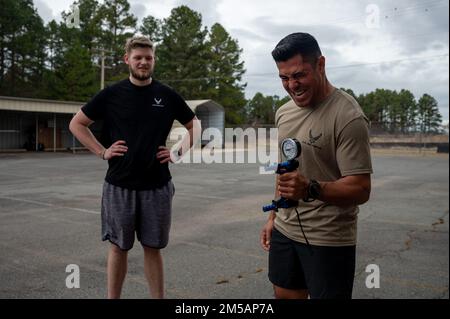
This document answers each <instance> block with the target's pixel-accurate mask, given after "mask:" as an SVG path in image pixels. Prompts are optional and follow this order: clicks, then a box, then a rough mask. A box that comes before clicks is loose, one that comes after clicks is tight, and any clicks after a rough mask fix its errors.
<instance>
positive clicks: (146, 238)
mask: <svg viewBox="0 0 450 319" xmlns="http://www.w3.org/2000/svg"><path fill="white" fill-rule="evenodd" d="M174 194H175V187H174V185H173V183H172V181H169V182H168V183H167V184H166V185H164V186H163V187H161V188H156V189H152V190H142V191H137V190H130V189H126V188H121V187H118V186H114V185H112V184H109V183H108V182H105V183H104V184H103V196H102V240H103V241H105V240H109V241H110V242H111V243H113V244H115V245H117V246H119V247H120V249H122V250H130V249H131V248H132V247H133V244H134V237H135V233H136V236H137V239H138V240H139V241H140V242H141V244H142V245H144V246H147V247H151V248H157V249H161V248H164V247H166V246H167V244H168V242H169V231H170V223H171V216H172V198H173V195H174Z"/></svg>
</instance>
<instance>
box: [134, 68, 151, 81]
mask: <svg viewBox="0 0 450 319" xmlns="http://www.w3.org/2000/svg"><path fill="white" fill-rule="evenodd" d="M128 68H129V70H130V73H131V76H132V77H133V78H135V79H136V80H139V81H146V80H148V79H150V78H151V77H152V75H153V70H152V69H151V68H149V69H133V68H132V67H131V66H129V67H128Z"/></svg>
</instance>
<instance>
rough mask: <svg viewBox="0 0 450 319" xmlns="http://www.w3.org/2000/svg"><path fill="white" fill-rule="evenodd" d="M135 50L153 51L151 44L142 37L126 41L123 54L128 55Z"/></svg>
mask: <svg viewBox="0 0 450 319" xmlns="http://www.w3.org/2000/svg"><path fill="white" fill-rule="evenodd" d="M136 48H150V49H152V50H153V42H152V41H150V39H149V38H147V37H144V36H134V37H131V38H128V39H127V43H126V44H125V53H127V54H129V53H130V52H131V50H133V49H136Z"/></svg>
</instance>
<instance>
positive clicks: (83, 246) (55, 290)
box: [0, 153, 449, 299]
mask: <svg viewBox="0 0 450 319" xmlns="http://www.w3.org/2000/svg"><path fill="white" fill-rule="evenodd" d="M373 165H374V170H375V173H374V175H373V181H372V183H373V190H372V196H371V200H370V201H369V202H368V203H367V204H365V205H363V206H361V211H360V214H359V221H358V246H357V269H356V277H355V284H354V294H353V297H354V298H447V299H448V298H449V289H448V286H449V233H448V231H449V217H448V212H449V157H448V155H426V156H423V155H407V154H403V155H402V154H400V155H399V154H388V153H386V154H382V153H378V154H377V153H374V155H373ZM105 169H106V163H105V162H103V161H101V160H99V159H97V158H96V157H94V156H93V155H90V154H87V153H81V154H76V155H73V154H68V153H55V154H53V153H29V154H27V153H23V154H0V298H104V297H105V296H106V272H105V269H106V253H107V248H108V244H107V243H105V242H102V241H101V240H100V195H101V188H102V180H103V177H104V173H105ZM171 171H172V175H173V178H174V183H175V187H176V194H175V198H174V210H173V221H172V230H171V239H170V243H169V246H168V247H167V248H166V249H165V250H164V251H163V255H164V259H165V276H166V296H167V297H168V298H176V299H178V298H192V299H196V298H233V299H234V298H243V299H247V298H249V299H253V298H255V299H264V298H272V297H273V295H272V288H271V285H270V283H269V282H268V280H267V254H266V253H265V252H264V251H263V250H262V249H261V248H260V246H259V231H260V229H261V227H262V225H263V223H264V221H265V219H266V216H265V215H264V214H263V213H262V212H261V206H262V205H264V204H267V202H268V201H269V202H270V200H271V198H272V196H273V178H274V176H273V175H260V174H259V165H257V164H210V165H205V164H177V165H172V168H171ZM70 264H76V265H78V266H79V269H80V288H74V289H69V288H67V287H66V277H67V276H68V275H69V273H67V272H66V267H67V265H70ZM369 264H375V265H377V266H378V267H379V270H380V287H379V288H372V289H369V288H367V287H366V284H365V282H366V278H367V276H368V275H369V273H367V272H366V267H367V266H368V265H369ZM128 271H129V272H128V275H127V278H126V281H125V284H124V290H123V298H139V299H140V298H147V297H148V288H147V284H146V280H145V278H144V274H143V253H142V249H141V247H140V246H139V244H138V243H135V246H134V248H133V250H132V251H131V252H130V254H129V268H128Z"/></svg>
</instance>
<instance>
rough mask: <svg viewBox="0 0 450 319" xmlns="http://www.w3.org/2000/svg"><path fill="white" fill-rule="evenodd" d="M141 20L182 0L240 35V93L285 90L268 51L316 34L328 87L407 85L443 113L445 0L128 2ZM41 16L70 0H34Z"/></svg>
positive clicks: (54, 15) (359, 89) (358, 89)
mask: <svg viewBox="0 0 450 319" xmlns="http://www.w3.org/2000/svg"><path fill="white" fill-rule="evenodd" d="M129 2H130V4H131V11H132V13H133V14H135V16H137V17H138V18H139V21H141V20H142V18H143V17H145V16H148V15H152V16H154V17H156V18H160V19H161V18H166V17H168V16H169V15H170V11H171V9H173V8H174V7H176V6H179V5H188V6H189V7H190V8H192V9H194V10H196V11H198V12H200V13H201V15H202V18H203V24H204V25H205V26H207V27H210V26H212V25H213V24H214V23H216V22H218V23H220V24H222V25H223V26H224V27H225V29H226V30H227V31H228V32H229V33H230V34H231V36H232V37H233V38H234V39H237V40H238V41H239V45H240V47H241V48H242V49H243V55H242V58H243V60H244V61H245V68H246V70H247V72H246V75H245V77H244V81H245V82H247V89H246V97H247V98H251V97H253V95H254V94H255V93H256V92H261V93H263V94H265V95H274V94H277V95H279V96H281V97H283V96H285V95H286V93H285V91H284V90H283V88H282V86H281V83H280V80H279V78H278V76H277V75H278V72H277V69H276V66H275V64H274V62H273V60H272V58H271V55H270V52H271V51H272V49H273V48H274V47H275V45H276V44H277V43H278V41H279V40H281V39H282V38H283V37H284V36H286V35H288V34H289V33H293V32H299V31H301V32H309V33H311V34H312V35H314V36H315V37H316V38H317V40H318V42H319V45H320V46H321V49H322V53H323V55H324V56H325V57H326V59H327V74H328V78H329V79H330V81H331V82H332V84H333V85H335V86H337V87H345V88H351V89H352V90H353V91H355V93H357V94H360V93H367V92H370V91H373V90H375V89H377V88H385V89H391V90H400V89H408V90H410V91H412V92H413V94H414V95H415V96H416V98H419V97H420V96H422V94H424V93H428V94H430V95H432V96H434V97H435V98H436V99H437V100H438V102H439V107H440V111H441V114H442V115H443V118H444V120H445V121H446V122H447V121H448V118H449V89H448V86H449V56H448V52H449V34H448V33H449V1H448V0H380V1H376V0H369V1H364V0H363V1H361V0H345V1H342V0H323V1H320V3H319V1H314V2H313V1H304V0H278V1H261V0H215V1H211V0H129ZM34 3H35V6H36V7H37V9H38V12H39V14H40V15H41V17H42V18H43V19H44V21H45V22H48V21H50V20H51V19H56V20H60V16H61V12H62V11H64V10H66V11H67V10H69V9H70V5H71V4H72V3H73V1H72V0H58V1H55V0H34Z"/></svg>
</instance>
